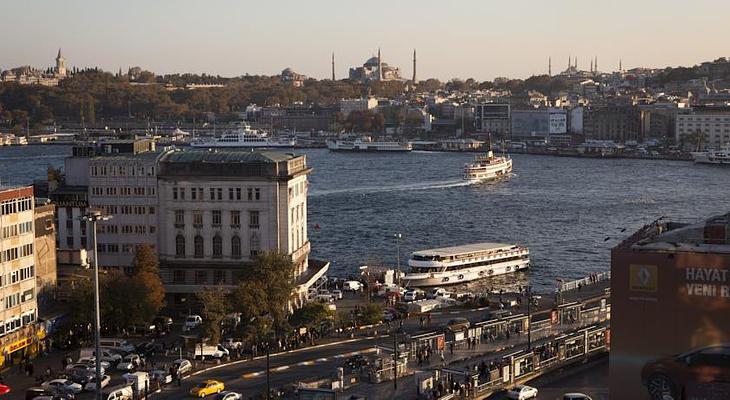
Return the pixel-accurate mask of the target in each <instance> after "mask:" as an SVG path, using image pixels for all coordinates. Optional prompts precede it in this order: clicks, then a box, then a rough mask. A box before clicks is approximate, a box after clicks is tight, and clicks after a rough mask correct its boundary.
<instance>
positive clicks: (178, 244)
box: [175, 235, 185, 257]
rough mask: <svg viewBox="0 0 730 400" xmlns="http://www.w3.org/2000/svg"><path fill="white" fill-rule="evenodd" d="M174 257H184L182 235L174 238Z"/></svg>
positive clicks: (183, 239) (183, 237)
mask: <svg viewBox="0 0 730 400" xmlns="http://www.w3.org/2000/svg"><path fill="white" fill-rule="evenodd" d="M175 256H176V257H185V236H183V235H177V237H175Z"/></svg>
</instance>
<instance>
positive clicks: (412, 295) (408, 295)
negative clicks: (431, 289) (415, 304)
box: [403, 289, 426, 301]
mask: <svg viewBox="0 0 730 400" xmlns="http://www.w3.org/2000/svg"><path fill="white" fill-rule="evenodd" d="M424 297H426V292H424V291H423V290H421V289H410V290H407V291H406V292H405V293H404V294H403V301H416V300H419V299H422V298H424Z"/></svg>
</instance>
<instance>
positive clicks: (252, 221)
mask: <svg viewBox="0 0 730 400" xmlns="http://www.w3.org/2000/svg"><path fill="white" fill-rule="evenodd" d="M248 225H249V227H250V228H258V227H259V212H258V211H249V212H248Z"/></svg>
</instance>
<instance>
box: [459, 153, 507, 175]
mask: <svg viewBox="0 0 730 400" xmlns="http://www.w3.org/2000/svg"><path fill="white" fill-rule="evenodd" d="M511 173H512V159H511V158H509V157H507V156H503V157H498V156H495V155H494V153H493V152H492V150H489V151H487V154H480V155H477V156H476V157H475V159H474V162H473V163H471V164H466V165H465V166H464V180H465V181H469V182H472V183H477V182H486V181H491V180H495V179H501V178H505V177H507V176H509V175H510V174H511Z"/></svg>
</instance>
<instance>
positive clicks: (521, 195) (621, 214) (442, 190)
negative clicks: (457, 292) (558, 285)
mask: <svg viewBox="0 0 730 400" xmlns="http://www.w3.org/2000/svg"><path fill="white" fill-rule="evenodd" d="M70 152H71V149H70V147H68V146H26V147H21V148H17V147H14V148H11V147H4V148H3V147H0V179H1V180H2V184H25V183H31V182H32V180H33V179H43V178H45V176H46V169H47V166H49V165H50V166H53V167H59V166H61V165H62V164H63V158H64V157H65V156H67V155H69V154H70ZM297 152H299V153H304V154H306V155H307V157H308V159H307V162H308V164H309V165H310V166H312V167H313V168H314V172H313V173H312V175H311V176H310V192H309V204H308V212H309V215H308V216H309V236H310V240H311V242H312V252H313V256H314V257H317V258H321V259H326V260H330V261H331V262H332V267H331V274H332V275H339V276H346V275H349V274H355V273H356V272H357V271H358V267H359V266H360V265H365V264H369V265H386V266H395V265H396V263H397V257H396V254H397V250H398V249H397V247H400V260H401V264H402V265H403V266H404V265H405V262H406V258H407V256H408V254H410V252H412V251H415V250H421V249H427V248H433V247H441V246H449V245H458V244H465V243H473V242H481V241H497V242H506V243H518V244H521V245H525V246H528V247H529V248H530V251H531V260H532V265H533V267H532V269H531V271H530V273H529V279H530V281H531V284H533V285H534V286H536V288H539V289H543V290H546V289H549V288H552V287H554V285H555V278H556V277H563V278H578V277H582V276H585V275H587V274H590V273H592V272H597V271H604V270H607V269H609V266H610V248H611V247H612V246H614V245H615V244H616V243H617V242H618V241H619V240H620V239H621V238H623V237H625V236H626V235H627V234H628V233H629V232H632V231H633V230H635V229H637V228H638V227H640V226H642V225H643V224H645V223H648V222H651V221H652V220H654V219H656V218H659V217H661V216H670V217H673V218H686V219H697V218H701V217H706V216H709V215H714V214H719V213H725V212H728V211H730V201H729V200H728V199H730V168H722V167H715V166H704V165H695V164H693V163H690V162H683V161H662V160H637V159H588V158H568V157H550V156H539V155H528V154H517V155H514V156H513V158H514V172H515V173H514V175H513V176H512V178H511V179H509V180H506V181H502V182H497V183H490V184H479V185H466V184H465V183H464V182H463V181H462V180H461V173H462V169H463V166H464V164H465V163H467V162H469V161H470V160H471V159H472V158H473V154H466V153H432V152H411V153H401V154H378V153H367V154H347V153H331V152H329V151H327V150H326V149H306V150H298V151H297ZM395 233H401V234H402V240H401V241H400V246H396V241H395V239H394V234H395ZM526 278H527V275H522V276H520V277H519V281H520V282H524V280H525V279H526Z"/></svg>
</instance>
